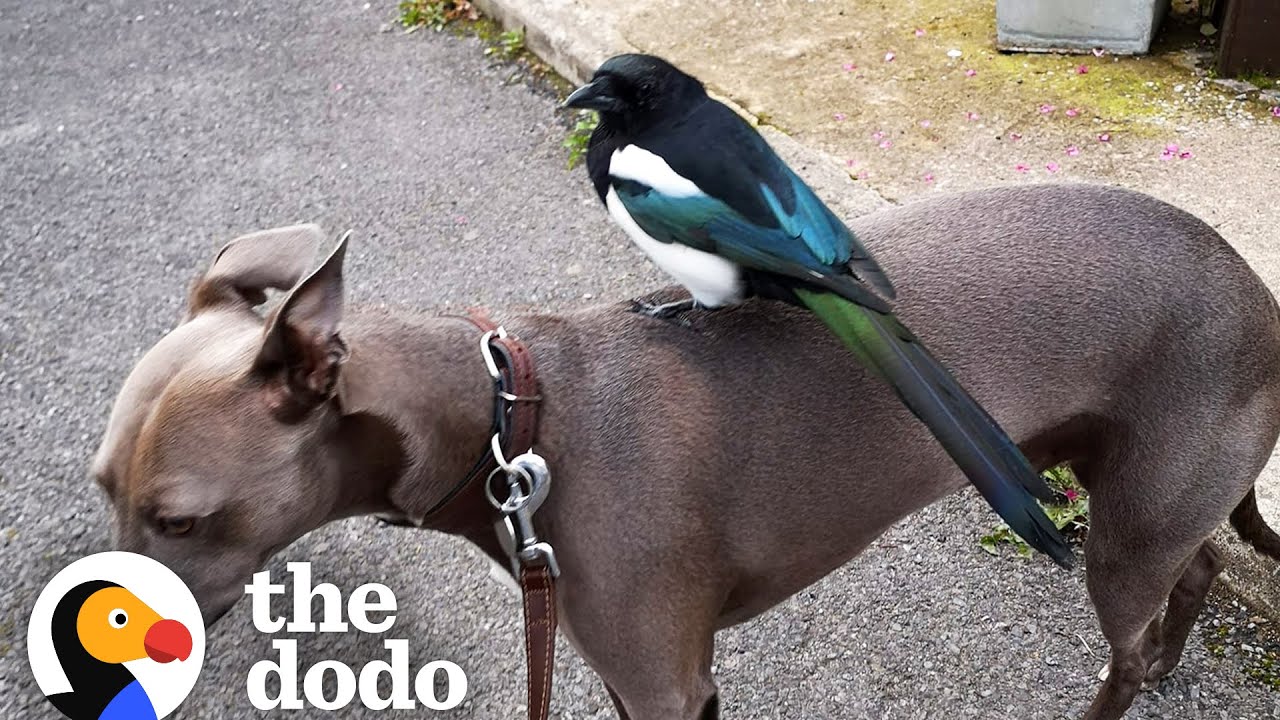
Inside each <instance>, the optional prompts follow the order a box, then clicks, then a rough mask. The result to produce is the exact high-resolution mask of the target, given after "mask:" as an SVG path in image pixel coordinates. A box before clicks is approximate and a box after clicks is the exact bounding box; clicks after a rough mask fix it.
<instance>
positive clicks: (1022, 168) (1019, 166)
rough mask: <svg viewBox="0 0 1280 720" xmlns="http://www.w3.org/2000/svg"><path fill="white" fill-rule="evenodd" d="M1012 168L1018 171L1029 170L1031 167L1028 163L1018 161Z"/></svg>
mask: <svg viewBox="0 0 1280 720" xmlns="http://www.w3.org/2000/svg"><path fill="white" fill-rule="evenodd" d="M1013 169H1014V170H1017V171H1018V172H1020V173H1025V172H1031V167H1030V166H1028V165H1023V164H1022V163H1018V164H1017V165H1014V166H1013Z"/></svg>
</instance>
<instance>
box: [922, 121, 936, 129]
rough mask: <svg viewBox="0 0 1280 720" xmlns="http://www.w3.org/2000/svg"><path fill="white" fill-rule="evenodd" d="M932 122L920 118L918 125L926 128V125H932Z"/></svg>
mask: <svg viewBox="0 0 1280 720" xmlns="http://www.w3.org/2000/svg"><path fill="white" fill-rule="evenodd" d="M932 124H933V121H931V120H921V121H920V127H922V128H927V127H929V126H930V125H932Z"/></svg>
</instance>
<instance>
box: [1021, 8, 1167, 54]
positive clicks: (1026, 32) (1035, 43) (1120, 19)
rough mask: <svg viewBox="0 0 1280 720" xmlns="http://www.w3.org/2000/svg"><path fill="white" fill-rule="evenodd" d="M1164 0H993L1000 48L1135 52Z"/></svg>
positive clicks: (1142, 47) (1156, 23) (1151, 32)
mask: <svg viewBox="0 0 1280 720" xmlns="http://www.w3.org/2000/svg"><path fill="white" fill-rule="evenodd" d="M1168 9H1169V0H1105V2H1102V1H1100V0H997V1H996V45H997V46H998V47H999V48H1000V49H1001V50H1019V51H1035V52H1054V51H1062V52H1086V51H1089V50H1092V49H1094V48H1103V49H1104V50H1106V51H1108V52H1111V53H1117V54H1124V55H1137V54H1142V53H1145V52H1147V51H1148V50H1149V49H1150V48H1151V39H1152V38H1153V37H1155V34H1156V30H1157V29H1159V27H1160V21H1161V20H1163V19H1164V16H1165V13H1166V12H1167V11H1168Z"/></svg>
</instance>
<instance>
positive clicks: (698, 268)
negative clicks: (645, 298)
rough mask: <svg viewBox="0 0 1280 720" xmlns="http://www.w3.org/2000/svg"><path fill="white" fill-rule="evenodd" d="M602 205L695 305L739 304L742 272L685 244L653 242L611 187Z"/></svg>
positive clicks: (736, 267)
mask: <svg viewBox="0 0 1280 720" xmlns="http://www.w3.org/2000/svg"><path fill="white" fill-rule="evenodd" d="M605 206H606V207H608V208H609V214H610V215H611V216H613V220H614V222H616V223H618V225H619V226H620V227H621V228H622V229H623V230H624V231H626V233H627V235H628V236H630V237H631V240H632V241H633V242H635V244H636V245H639V246H640V249H641V250H643V251H644V252H645V254H646V255H648V256H649V259H650V260H653V262H654V264H655V265H657V266H658V267H660V268H662V270H663V271H664V272H666V273H667V274H668V275H670V276H671V277H673V278H675V281H676V282H678V283H680V284H681V285H683V286H685V289H687V290H688V291H689V294H690V295H693V299H694V300H696V301H698V304H699V305H702V306H704V307H709V308H715V307H721V306H723V305H733V304H736V303H738V302H741V301H742V294H743V293H742V289H743V288H742V270H741V269H740V268H739V267H738V266H737V265H736V264H734V263H732V262H729V261H728V260H725V259H724V258H722V257H720V256H719V255H713V254H711V253H708V252H703V251H701V250H695V249H693V248H691V247H689V246H687V245H681V244H679V243H664V242H659V241H657V240H654V239H653V238H652V237H650V236H649V234H648V233H646V232H645V231H644V230H643V229H641V228H640V226H639V225H637V224H636V221H635V220H633V219H632V218H631V213H629V212H627V208H626V207H625V206H623V204H622V201H621V200H619V199H618V193H617V192H616V191H615V190H614V189H613V188H609V193H608V195H606V196H605Z"/></svg>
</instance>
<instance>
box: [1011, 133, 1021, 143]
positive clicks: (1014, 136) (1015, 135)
mask: <svg viewBox="0 0 1280 720" xmlns="http://www.w3.org/2000/svg"><path fill="white" fill-rule="evenodd" d="M1009 139H1010V140H1012V141H1014V142H1017V141H1019V140H1021V139H1022V133H1009Z"/></svg>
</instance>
